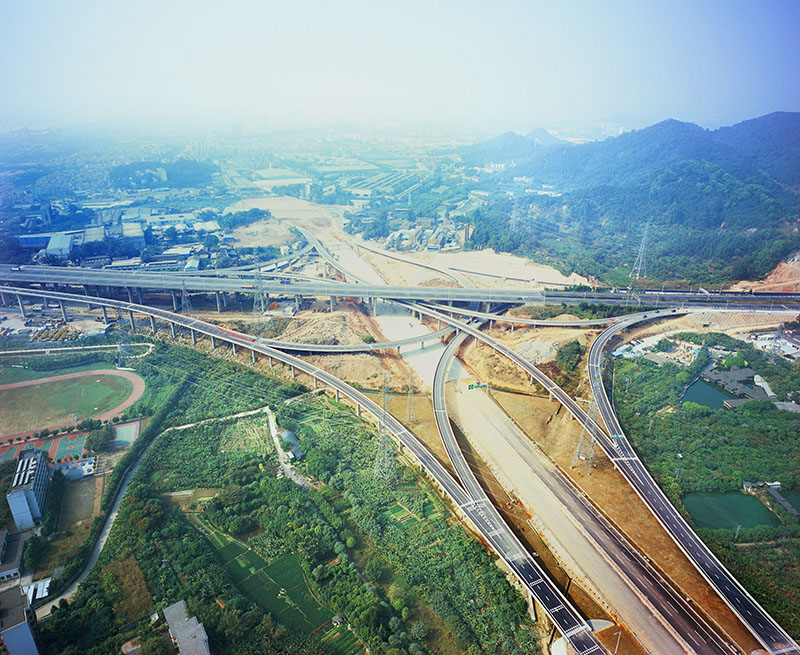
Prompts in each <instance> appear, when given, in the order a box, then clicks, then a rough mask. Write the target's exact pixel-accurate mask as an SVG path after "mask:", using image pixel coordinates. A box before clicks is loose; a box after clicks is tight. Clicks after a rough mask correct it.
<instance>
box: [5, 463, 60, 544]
mask: <svg viewBox="0 0 800 655" xmlns="http://www.w3.org/2000/svg"><path fill="white" fill-rule="evenodd" d="M49 481H50V477H49V475H48V472H47V459H46V458H45V456H44V453H40V452H37V451H35V450H26V451H23V452H22V453H21V454H20V456H19V460H18V461H17V470H16V471H15V473H14V478H13V479H12V481H11V487H10V488H9V490H8V494H6V499H7V500H8V506H9V507H10V508H11V514H12V515H13V516H14V523H16V524H17V528H18V529H19V530H29V529H30V528H32V527H34V525H36V522H37V521H38V520H39V519H41V518H42V510H43V509H44V501H45V498H46V497H47V485H48V483H49Z"/></svg>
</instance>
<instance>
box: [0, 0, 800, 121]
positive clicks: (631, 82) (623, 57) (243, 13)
mask: <svg viewBox="0 0 800 655" xmlns="http://www.w3.org/2000/svg"><path fill="white" fill-rule="evenodd" d="M798 34H800V3H797V2H792V1H778V0H769V1H765V2H755V1H747V0H733V1H730V2H722V1H704V2H703V1H701V2H690V1H688V0H678V1H676V2H670V3H663V4H661V5H654V4H653V3H638V2H627V1H626V2H622V1H614V2H606V3H597V2H589V1H585V2H584V1H578V0H576V1H575V2H571V3H566V4H565V5H559V6H556V3H535V2H512V1H508V0H504V1H503V0H501V1H500V2H496V3H481V2H476V1H461V2H456V1H451V0H448V1H444V2H438V3H424V2H421V1H418V0H411V1H410V2H406V3H391V4H390V3H372V2H365V1H345V2H337V3H328V2H297V3H274V2H258V1H257V0H234V1H233V2H229V3H225V5H224V7H223V6H222V5H217V4H216V3H208V2H188V1H187V0H177V1H175V2H169V3H164V4H160V3H157V2H155V1H154V0H143V1H142V2H139V3H135V4H134V3H126V4H123V5H119V6H117V5H114V4H112V3H102V2H95V1H89V0H76V1H75V2H70V3H66V2H48V1H45V0H33V1H31V2H26V3H11V2H9V1H8V0H7V1H6V2H4V3H3V21H2V25H0V89H2V94H3V98H4V101H3V103H0V129H3V130H8V129H16V128H21V127H31V128H41V127H46V126H65V125H76V124H82V123H85V122H92V123H105V124H110V123H116V124H144V123H149V124H158V125H161V126H176V127H182V128H185V127H187V126H197V127H212V126H213V127H215V128H216V129H220V130H227V131H230V130H231V128H232V125H233V124H234V123H240V124H242V125H243V126H245V127H246V126H248V125H256V126H261V127H264V126H267V125H268V126H269V127H271V128H286V127H288V128H292V127H316V126H323V125H327V124H332V123H346V124H349V125H354V126H368V127H393V126H407V125H412V126H419V125H430V126H436V125H439V126H446V127H448V128H449V129H451V130H453V129H459V128H463V129H477V130H482V131H488V132H492V131H494V132H500V131H505V130H509V129H514V130H517V131H521V132H524V131H525V130H526V129H531V128H533V127H536V126H544V127H548V128H553V127H556V126H559V125H564V124H567V123H569V124H576V125H585V124H589V123H597V122H598V121H601V120H604V119H608V118H609V117H618V116H620V115H628V116H630V117H631V118H630V119H627V120H629V122H630V123H631V124H632V126H636V123H639V124H641V125H644V124H649V123H653V122H657V121H659V120H663V119H665V118H676V119H678V120H684V121H690V122H695V123H698V124H700V125H702V126H704V127H717V126H720V125H723V124H731V123H735V122H738V121H741V120H745V119H748V118H753V117H756V116H759V115H763V114H766V113H770V112H773V111H798V110H800V84H799V83H798V81H800V39H798V38H797V35H798Z"/></svg>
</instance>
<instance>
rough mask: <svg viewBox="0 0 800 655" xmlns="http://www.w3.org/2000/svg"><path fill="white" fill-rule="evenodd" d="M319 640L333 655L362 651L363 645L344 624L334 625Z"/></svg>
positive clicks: (356, 653)
mask: <svg viewBox="0 0 800 655" xmlns="http://www.w3.org/2000/svg"><path fill="white" fill-rule="evenodd" d="M321 641H322V643H323V644H325V645H326V646H327V647H328V649H329V650H330V651H331V653H335V655H358V654H359V653H363V652H364V646H362V645H361V642H359V641H358V638H357V637H356V636H355V635H354V634H353V633H352V632H350V631H349V630H348V629H347V626H344V625H340V626H337V627H335V628H334V629H333V630H331V631H330V632H328V633H327V634H326V635H325V636H324V637H323V638H322V639H321Z"/></svg>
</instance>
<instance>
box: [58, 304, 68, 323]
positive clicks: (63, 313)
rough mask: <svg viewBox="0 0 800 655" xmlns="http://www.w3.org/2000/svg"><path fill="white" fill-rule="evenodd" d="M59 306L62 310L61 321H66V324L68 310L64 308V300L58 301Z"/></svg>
mask: <svg viewBox="0 0 800 655" xmlns="http://www.w3.org/2000/svg"><path fill="white" fill-rule="evenodd" d="M58 306H59V307H60V308H61V319H62V320H63V321H64V323H66V322H67V308H66V307H64V301H63V300H59V301H58Z"/></svg>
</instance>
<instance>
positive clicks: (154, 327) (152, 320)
mask: <svg viewBox="0 0 800 655" xmlns="http://www.w3.org/2000/svg"><path fill="white" fill-rule="evenodd" d="M150 329H151V330H152V331H153V334H155V333H156V319H155V318H154V317H153V316H151V317H150Z"/></svg>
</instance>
